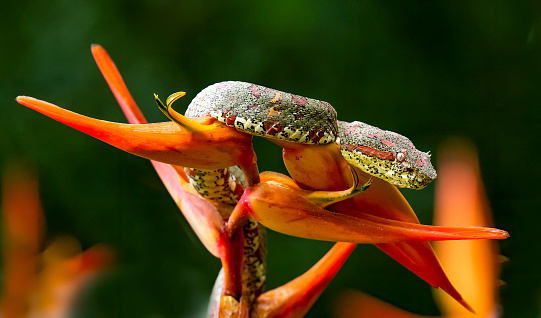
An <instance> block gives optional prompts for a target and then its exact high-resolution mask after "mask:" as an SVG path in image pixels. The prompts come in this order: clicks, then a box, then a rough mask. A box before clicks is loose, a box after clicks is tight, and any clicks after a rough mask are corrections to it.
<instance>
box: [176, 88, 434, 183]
mask: <svg viewBox="0 0 541 318" xmlns="http://www.w3.org/2000/svg"><path fill="white" fill-rule="evenodd" d="M168 101H169V99H168ZM173 101H174V99H173V100H172V101H171V103H172V102H173ZM169 104H170V103H169V102H168V106H170V105H169ZM185 115H186V116H187V117H205V116H210V117H214V118H216V119H217V120H219V121H221V122H223V123H225V124H226V125H228V126H231V127H234V128H236V129H238V130H240V131H243V132H246V133H249V134H253V135H259V136H262V137H265V138H271V139H281V140H286V141H292V142H298V143H305V144H316V145H317V144H326V143H331V142H337V143H339V144H340V150H341V152H342V155H343V156H344V158H345V159H346V160H347V161H348V162H349V163H350V164H351V165H353V166H355V167H358V168H359V169H361V170H363V171H364V172H366V173H368V174H370V175H372V176H374V177H377V178H381V179H383V180H385V181H387V182H389V183H391V184H393V185H395V186H397V187H401V188H411V189H422V188H424V187H425V186H426V185H427V184H429V183H430V182H431V181H432V180H434V179H435V178H436V171H435V170H434V168H433V167H432V164H431V163H430V154H429V153H425V152H421V151H419V150H417V149H416V148H415V146H414V145H413V143H412V142H411V141H410V140H409V139H408V138H407V137H405V136H402V135H399V134H397V133H395V132H392V131H388V130H382V129H380V128H377V127H374V126H370V125H368V124H365V123H362V122H358V121H354V122H351V123H347V122H343V121H337V115H336V111H335V110H334V108H333V107H332V106H331V105H330V104H329V103H327V102H324V101H319V100H315V99H311V98H306V97H302V96H298V95H294V94H290V93H284V92H280V91H277V90H274V89H270V88H266V87H263V86H260V85H256V84H250V83H244V82H235V81H229V82H220V83H216V84H212V85H210V86H208V87H207V88H205V89H204V90H202V91H201V92H200V93H199V94H197V96H196V97H195V98H194V99H193V100H192V102H191V103H190V105H189V106H188V109H187V110H186V113H185Z"/></svg>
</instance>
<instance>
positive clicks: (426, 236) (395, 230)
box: [243, 173, 507, 244]
mask: <svg viewBox="0 0 541 318" xmlns="http://www.w3.org/2000/svg"><path fill="white" fill-rule="evenodd" d="M261 176H262V182H261V183H259V184H257V185H255V186H253V187H250V188H248V189H246V190H245V193H244V195H243V197H244V200H246V201H247V202H248V204H249V205H250V208H251V213H252V214H251V216H252V217H253V218H254V219H256V220H257V221H259V222H261V223H262V224H263V225H265V226H267V227H269V228H270V229H273V230H275V231H277V232H281V233H285V234H288V235H293V236H298V237H304V238H308V239H315V240H324V241H334V242H351V243H371V244H374V243H389V242H402V241H435V240H465V239H501V238H505V237H507V233H506V232H505V231H501V230H498V229H491V228H482V227H436V226H428V225H421V224H416V223H408V222H401V221H395V220H390V219H385V218H380V217H376V216H373V215H369V214H366V213H358V214H356V215H355V216H352V215H346V214H345V213H342V211H338V210H337V211H338V212H339V213H336V212H333V211H329V210H326V209H324V208H322V207H320V206H318V205H315V204H313V203H310V202H309V201H308V200H306V199H304V197H303V196H305V195H306V191H305V190H301V189H299V188H294V187H291V186H288V183H289V182H290V181H286V182H284V183H280V182H276V181H274V180H273V181H268V182H266V180H265V178H264V176H266V173H263V174H262V175H261ZM273 178H274V177H273ZM284 178H285V179H286V180H287V179H288V178H287V177H285V176H284ZM368 191H370V190H367V192H368Z"/></svg>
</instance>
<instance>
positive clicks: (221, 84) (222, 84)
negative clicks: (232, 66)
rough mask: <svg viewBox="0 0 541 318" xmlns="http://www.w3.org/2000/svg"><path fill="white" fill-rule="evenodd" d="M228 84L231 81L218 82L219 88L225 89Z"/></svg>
mask: <svg viewBox="0 0 541 318" xmlns="http://www.w3.org/2000/svg"><path fill="white" fill-rule="evenodd" d="M227 85H229V83H227V82H221V83H220V84H218V90H221V89H223V88H224V87H226V86H227Z"/></svg>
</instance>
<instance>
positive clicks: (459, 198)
mask: <svg viewBox="0 0 541 318" xmlns="http://www.w3.org/2000/svg"><path fill="white" fill-rule="evenodd" d="M438 167H439V170H438V175H439V179H438V181H436V197H435V215H434V219H435V223H436V224H439V225H445V226H453V225H458V224H464V225H470V226H490V225H492V217H491V212H490V208H489V205H488V201H487V198H486V195H485V193H484V188H483V184H482V180H481V176H480V172H479V164H478V160H477V154H476V152H475V150H474V147H473V146H471V144H470V143H468V142H466V141H464V140H455V141H453V142H449V143H447V144H446V145H445V146H444V147H443V148H442V149H441V150H440V151H439V157H438ZM457 184H459V185H460V186H459V187H457ZM434 245H435V249H436V251H437V252H438V255H439V256H440V260H441V263H442V265H443V266H444V267H445V269H446V271H447V273H448V275H449V277H450V278H451V279H452V280H453V282H454V283H455V285H456V286H457V287H458V288H459V289H460V290H461V291H462V293H463V295H464V296H465V298H467V299H468V301H469V302H470V304H471V306H472V307H473V310H474V311H475V312H472V311H469V310H466V309H465V308H463V307H462V306H459V305H458V304H457V303H456V302H455V301H454V300H453V299H452V298H451V297H449V295H447V294H445V293H443V292H441V291H439V290H435V291H434V296H435V299H436V303H437V304H438V307H439V309H440V312H441V314H442V315H441V317H444V318H467V317H472V318H473V317H481V318H496V317H500V316H501V309H500V308H499V306H498V302H497V288H498V286H499V280H498V276H499V275H498V274H499V267H500V266H499V265H500V262H501V257H500V256H499V253H498V248H497V245H496V243H495V242H493V241H489V240H477V241H461V242H436V243H434ZM335 316H336V317H337V318H368V317H376V316H377V317H379V318H387V317H389V318H391V317H392V318H423V317H426V316H421V315H417V314H413V313H409V312H407V311H405V310H402V309H399V308H396V307H395V306H393V305H390V304H388V303H385V302H383V301H381V300H378V299H376V298H374V297H372V296H369V295H366V294H364V293H361V292H357V291H348V292H344V293H343V294H341V295H340V296H339V297H337V302H336V304H335Z"/></svg>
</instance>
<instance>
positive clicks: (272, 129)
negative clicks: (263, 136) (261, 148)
mask: <svg viewBox="0 0 541 318" xmlns="http://www.w3.org/2000/svg"><path fill="white" fill-rule="evenodd" d="M283 129H284V128H283V127H282V126H280V125H278V124H276V123H275V124H274V125H272V126H271V127H270V128H268V129H267V134H269V135H273V136H274V135H276V134H277V133H279V132H281V131H282V130H283Z"/></svg>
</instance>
